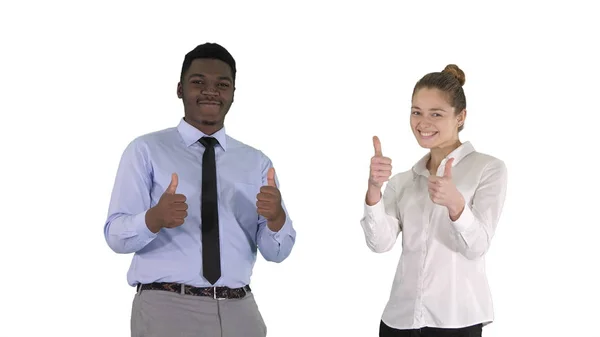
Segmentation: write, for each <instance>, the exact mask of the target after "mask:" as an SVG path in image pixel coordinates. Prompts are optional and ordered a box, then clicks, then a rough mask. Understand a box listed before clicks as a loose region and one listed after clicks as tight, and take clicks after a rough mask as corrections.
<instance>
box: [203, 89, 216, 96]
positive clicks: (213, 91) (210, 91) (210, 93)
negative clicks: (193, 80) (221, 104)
mask: <svg viewBox="0 0 600 337" xmlns="http://www.w3.org/2000/svg"><path fill="white" fill-rule="evenodd" d="M202 94H203V95H207V96H217V95H219V92H218V91H217V89H216V88H206V89H204V90H202Z"/></svg>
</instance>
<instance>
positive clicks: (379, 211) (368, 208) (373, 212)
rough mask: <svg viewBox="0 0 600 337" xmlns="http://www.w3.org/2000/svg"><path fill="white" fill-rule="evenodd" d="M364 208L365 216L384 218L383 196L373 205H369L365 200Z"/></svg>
mask: <svg viewBox="0 0 600 337" xmlns="http://www.w3.org/2000/svg"><path fill="white" fill-rule="evenodd" d="M364 206H365V207H364V210H365V216H366V217H367V218H369V219H373V220H376V219H385V216H386V213H385V205H384V203H383V197H382V198H381V199H379V201H378V202H377V203H376V204H374V205H369V204H367V203H366V202H364Z"/></svg>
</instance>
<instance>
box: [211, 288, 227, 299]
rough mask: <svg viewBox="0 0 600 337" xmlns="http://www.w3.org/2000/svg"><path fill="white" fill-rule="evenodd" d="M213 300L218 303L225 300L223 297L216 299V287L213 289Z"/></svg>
mask: <svg viewBox="0 0 600 337" xmlns="http://www.w3.org/2000/svg"><path fill="white" fill-rule="evenodd" d="M213 298H214V299H215V300H218V301H222V300H225V299H226V298H225V297H217V287H213Z"/></svg>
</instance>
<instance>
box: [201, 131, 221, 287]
mask: <svg viewBox="0 0 600 337" xmlns="http://www.w3.org/2000/svg"><path fill="white" fill-rule="evenodd" d="M217 143H218V141H217V140H216V139H215V138H212V137H202V138H201V139H200V144H202V145H204V147H205V150H204V155H203V157H202V206H201V208H202V214H201V218H202V265H203V274H204V278H206V279H207V280H208V282H210V283H211V284H215V283H216V282H217V280H218V279H219V278H220V277H221V252H220V249H219V210H218V207H217V206H218V203H217V167H216V164H215V145H216V144H217Z"/></svg>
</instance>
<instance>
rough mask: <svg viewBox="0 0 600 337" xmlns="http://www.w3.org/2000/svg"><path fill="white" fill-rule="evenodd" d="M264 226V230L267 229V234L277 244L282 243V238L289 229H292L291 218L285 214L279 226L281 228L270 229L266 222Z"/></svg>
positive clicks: (287, 233)
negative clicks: (275, 230)
mask: <svg viewBox="0 0 600 337" xmlns="http://www.w3.org/2000/svg"><path fill="white" fill-rule="evenodd" d="M265 227H266V228H265V231H267V234H268V235H269V236H270V237H271V238H273V239H274V240H275V241H277V242H278V243H279V244H281V243H283V238H285V237H286V236H288V235H289V234H290V231H291V230H292V220H290V217H289V216H288V215H287V214H286V215H285V222H284V223H283V226H282V227H281V229H279V231H278V232H274V231H272V230H271V228H269V225H268V224H266V225H265Z"/></svg>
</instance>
